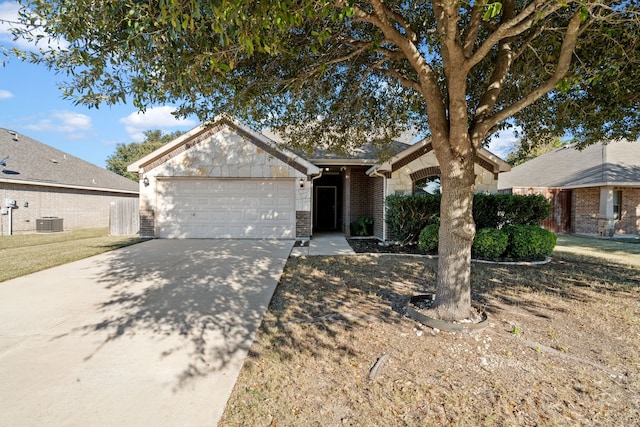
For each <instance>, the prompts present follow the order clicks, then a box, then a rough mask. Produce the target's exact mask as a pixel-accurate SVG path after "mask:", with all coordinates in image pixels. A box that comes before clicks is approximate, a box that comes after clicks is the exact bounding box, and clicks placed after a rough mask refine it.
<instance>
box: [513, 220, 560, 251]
mask: <svg viewBox="0 0 640 427" xmlns="http://www.w3.org/2000/svg"><path fill="white" fill-rule="evenodd" d="M505 231H506V232H507V233H508V234H509V245H508V247H507V251H506V256H507V257H508V258H510V259H514V260H541V259H544V258H545V257H548V256H550V255H551V253H552V252H553V249H554V248H555V246H556V240H557V237H556V235H555V234H554V233H552V232H551V231H549V230H545V229H544V228H542V227H538V226H535V225H511V226H508V227H505Z"/></svg>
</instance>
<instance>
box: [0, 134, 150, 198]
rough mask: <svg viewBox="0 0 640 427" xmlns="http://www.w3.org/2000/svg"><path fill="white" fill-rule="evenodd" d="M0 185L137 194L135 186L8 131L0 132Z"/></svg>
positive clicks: (122, 178) (130, 182) (68, 155)
mask: <svg viewBox="0 0 640 427" xmlns="http://www.w3.org/2000/svg"><path fill="white" fill-rule="evenodd" d="M5 157H8V159H7V160H6V164H7V165H6V166H3V167H2V170H0V182H9V183H11V182H16V183H18V182H20V183H32V184H34V185H47V186H55V187H72V188H84V189H89V190H96V191H98V190H100V191H105V190H106V191H116V192H125V193H138V183H136V182H133V181H131V180H130V179H127V178H125V177H123V176H120V175H118V174H115V173H113V172H111V171H108V170H106V169H103V168H100V167H98V166H96V165H94V164H91V163H89V162H87V161H84V160H82V159H79V158H77V157H74V156H72V155H70V154H67V153H64V152H62V151H60V150H57V149H55V148H53V147H50V146H48V145H46V144H43V143H41V142H38V141H36V140H35V139H32V138H29V137H28V136H25V135H22V134H20V133H17V132H14V131H12V130H8V129H3V128H0V159H4V158H5Z"/></svg>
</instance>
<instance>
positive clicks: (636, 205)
mask: <svg viewBox="0 0 640 427" xmlns="http://www.w3.org/2000/svg"><path fill="white" fill-rule="evenodd" d="M620 190H622V215H621V218H620V220H619V221H616V223H615V231H616V233H619V234H640V188H620Z"/></svg>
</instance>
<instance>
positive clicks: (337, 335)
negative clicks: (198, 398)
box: [219, 236, 640, 426]
mask: <svg viewBox="0 0 640 427" xmlns="http://www.w3.org/2000/svg"><path fill="white" fill-rule="evenodd" d="M564 237H565V236H562V238H561V239H559V246H558V249H557V251H556V252H555V253H554V256H553V259H552V262H551V263H549V264H546V265H540V266H504V265H490V264H474V266H473V268H472V295H473V299H474V302H475V304H476V305H478V306H480V307H482V308H484V310H485V311H486V312H487V313H488V315H489V327H488V328H487V329H485V330H484V331H483V332H481V333H479V334H473V335H468V334H467V335H465V334H456V333H445V332H436V331H433V330H430V329H429V328H426V327H424V326H422V325H420V324H419V323H417V322H414V321H412V320H410V319H408V318H407V317H406V316H404V315H403V307H404V305H405V304H406V301H407V299H408V296H410V295H412V294H415V293H420V292H422V291H425V290H426V291H431V290H433V286H434V282H435V272H436V271H437V261H435V260H429V259H425V258H421V257H409V256H402V255H395V256H390V255H381V256H370V255H359V256H352V257H307V258H296V259H290V260H289V262H288V263H287V267H286V268H285V272H284V274H283V276H282V279H281V281H280V283H279V285H278V288H277V289H276V292H275V294H274V296H273V298H272V300H271V303H270V306H269V309H268V311H267V313H266V315H265V317H264V320H263V323H262V326H261V328H260V330H259V332H258V334H257V337H256V340H255V342H254V344H253V345H252V347H251V349H250V352H249V356H248V357H247V359H246V361H245V365H244V366H243V369H242V371H241V373H240V376H239V378H238V380H237V382H236V385H235V388H234V390H233V393H232V395H231V397H230V399H229V401H228V403H227V406H226V409H225V413H224V415H223V418H222V420H221V422H220V424H219V425H220V426H245V425H278V426H298V425H300V426H301V425H305V426H307V425H309V426H315V425H317V426H334V425H353V426H373V425H379V426H440V425H452V426H465V425H478V426H482V425H486V426H494V425H522V426H556V425H582V426H592V425H593V426H596V425H637V420H638V419H640V303H639V302H638V301H640V265H638V264H637V258H638V255H637V253H636V249H637V248H638V245H634V244H629V243H624V242H610V241H606V242H603V241H600V240H595V239H582V238H574V237H571V236H568V237H567V238H566V239H565V238H564ZM589 243H591V244H592V245H594V246H598V247H597V248H595V249H593V250H591V251H589V250H588V247H589ZM613 263H616V264H617V265H614V264H613ZM514 325H515V326H514ZM383 355H386V356H388V361H387V362H386V363H385V365H384V366H383V367H381V368H380V370H379V375H378V376H377V377H376V378H375V379H371V378H369V373H370V370H371V368H372V367H373V366H374V365H375V364H376V361H377V360H379V359H380V358H381V357H382V356H383Z"/></svg>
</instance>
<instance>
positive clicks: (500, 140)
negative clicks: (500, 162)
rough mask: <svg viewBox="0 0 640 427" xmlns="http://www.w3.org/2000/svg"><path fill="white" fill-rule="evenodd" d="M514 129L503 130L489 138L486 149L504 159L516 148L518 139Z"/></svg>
mask: <svg viewBox="0 0 640 427" xmlns="http://www.w3.org/2000/svg"><path fill="white" fill-rule="evenodd" d="M515 132H516V129H505V130H503V131H500V132H499V133H498V134H496V135H494V136H493V137H491V140H490V141H489V146H488V147H487V149H488V150H489V151H491V152H492V153H493V154H495V155H496V156H498V157H500V158H502V159H505V158H506V157H507V154H509V153H510V152H511V151H513V150H514V149H515V148H516V145H517V143H518V141H519V138H518V137H516V135H515Z"/></svg>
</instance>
